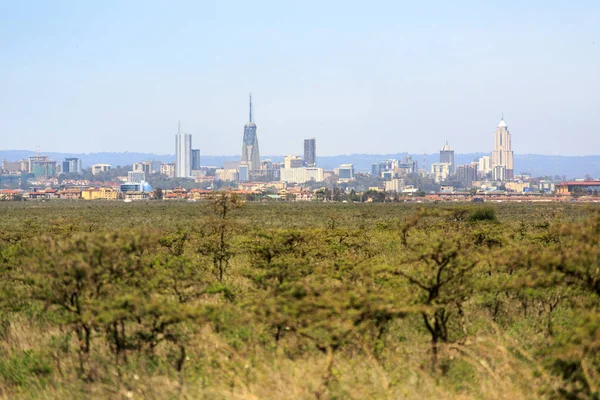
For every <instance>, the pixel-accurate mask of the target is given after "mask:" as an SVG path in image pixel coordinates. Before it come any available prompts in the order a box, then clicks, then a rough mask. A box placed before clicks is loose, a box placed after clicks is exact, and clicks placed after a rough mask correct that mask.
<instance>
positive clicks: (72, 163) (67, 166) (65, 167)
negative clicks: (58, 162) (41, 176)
mask: <svg viewBox="0 0 600 400" xmlns="http://www.w3.org/2000/svg"><path fill="white" fill-rule="evenodd" d="M81 170H82V169H81V158H76V157H70V158H65V161H63V162H62V172H63V173H64V174H69V173H70V174H80V173H81Z"/></svg>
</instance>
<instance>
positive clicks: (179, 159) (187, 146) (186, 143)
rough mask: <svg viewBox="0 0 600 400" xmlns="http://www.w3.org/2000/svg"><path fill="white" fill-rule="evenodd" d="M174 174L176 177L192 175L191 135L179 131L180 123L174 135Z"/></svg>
mask: <svg viewBox="0 0 600 400" xmlns="http://www.w3.org/2000/svg"><path fill="white" fill-rule="evenodd" d="M175 176H176V177H177V178H189V177H190V176H192V135H190V134H189V133H181V125H179V128H178V129H177V135H175Z"/></svg>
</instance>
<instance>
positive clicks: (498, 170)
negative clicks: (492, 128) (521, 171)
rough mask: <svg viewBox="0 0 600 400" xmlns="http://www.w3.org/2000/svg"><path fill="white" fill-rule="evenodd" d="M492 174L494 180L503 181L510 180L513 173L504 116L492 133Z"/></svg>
mask: <svg viewBox="0 0 600 400" xmlns="http://www.w3.org/2000/svg"><path fill="white" fill-rule="evenodd" d="M492 174H493V175H494V179H495V180H499V181H503V180H506V179H512V178H514V176H515V173H514V154H513V151H512V143H511V136H510V132H509V131H508V126H507V125H506V122H504V115H502V119H501V120H500V123H499V124H498V127H496V132H494V151H493V152H492Z"/></svg>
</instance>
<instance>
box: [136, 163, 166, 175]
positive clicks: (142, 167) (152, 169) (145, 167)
mask: <svg viewBox="0 0 600 400" xmlns="http://www.w3.org/2000/svg"><path fill="white" fill-rule="evenodd" d="M161 164H162V163H161V162H160V161H138V162H134V163H133V170H134V171H142V172H144V173H145V174H146V175H152V174H156V173H160V167H161Z"/></svg>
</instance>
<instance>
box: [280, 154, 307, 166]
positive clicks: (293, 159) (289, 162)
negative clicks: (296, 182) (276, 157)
mask: <svg viewBox="0 0 600 400" xmlns="http://www.w3.org/2000/svg"><path fill="white" fill-rule="evenodd" d="M283 165H284V168H302V167H303V166H304V160H302V158H300V157H298V156H285V158H284V159H283Z"/></svg>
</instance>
